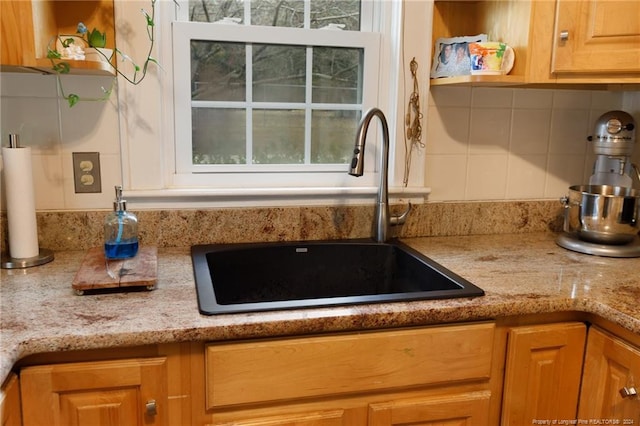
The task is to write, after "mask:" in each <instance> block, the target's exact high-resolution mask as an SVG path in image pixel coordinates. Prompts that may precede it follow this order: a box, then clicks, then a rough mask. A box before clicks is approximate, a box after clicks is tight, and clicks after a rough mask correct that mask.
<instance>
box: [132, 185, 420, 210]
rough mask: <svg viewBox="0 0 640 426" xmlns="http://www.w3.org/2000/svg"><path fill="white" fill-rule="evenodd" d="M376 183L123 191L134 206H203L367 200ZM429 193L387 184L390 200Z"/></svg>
mask: <svg viewBox="0 0 640 426" xmlns="http://www.w3.org/2000/svg"><path fill="white" fill-rule="evenodd" d="M377 193H378V188H377V187H373V186H371V187H369V186H368V187H351V188H334V187H310V188H233V189H231V188H230V189H217V188H216V189H209V188H193V189H157V190H128V191H124V198H126V200H127V202H128V203H129V205H130V206H131V207H132V208H134V209H136V208H145V209H146V208H149V209H153V208H185V207H187V208H194V207H197V208H206V207H253V206H273V205H278V206H294V205H323V204H335V203H340V204H369V203H373V202H375V199H376V195H377ZM430 193H431V188H426V187H412V188H405V187H391V188H389V199H390V202H391V203H393V202H396V201H399V200H402V201H403V202H406V201H411V202H413V203H422V202H424V199H425V198H427V196H428V195H429V194H430Z"/></svg>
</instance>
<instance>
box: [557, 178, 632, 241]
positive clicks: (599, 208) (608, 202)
mask: <svg viewBox="0 0 640 426" xmlns="http://www.w3.org/2000/svg"><path fill="white" fill-rule="evenodd" d="M639 229H640V191H639V190H636V189H632V188H624V187H619V186H608V185H575V186H571V187H570V188H569V196H568V197H567V198H566V199H565V231H567V232H571V233H576V234H577V235H578V237H579V238H580V239H582V240H584V241H588V242H593V243H598V244H627V243H630V242H631V241H633V240H634V238H636V237H637V236H638V230H639Z"/></svg>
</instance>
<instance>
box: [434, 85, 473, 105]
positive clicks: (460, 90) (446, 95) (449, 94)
mask: <svg viewBox="0 0 640 426" xmlns="http://www.w3.org/2000/svg"><path fill="white" fill-rule="evenodd" d="M470 102H471V88H470V87H447V86H435V87H431V90H429V105H438V106H439V107H443V106H469V103H470Z"/></svg>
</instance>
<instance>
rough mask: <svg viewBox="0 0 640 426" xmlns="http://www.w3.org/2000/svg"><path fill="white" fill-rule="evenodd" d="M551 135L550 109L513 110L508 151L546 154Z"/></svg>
mask: <svg viewBox="0 0 640 426" xmlns="http://www.w3.org/2000/svg"><path fill="white" fill-rule="evenodd" d="M550 133H551V110H550V109H514V110H513V121H512V123H511V138H510V151H511V152H512V153H519V154H546V153H547V151H548V150H549V135H550Z"/></svg>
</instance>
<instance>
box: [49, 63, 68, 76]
mask: <svg viewBox="0 0 640 426" xmlns="http://www.w3.org/2000/svg"><path fill="white" fill-rule="evenodd" d="M53 70H54V71H55V72H57V73H60V74H69V71H70V70H71V66H70V65H69V63H68V62H58V63H57V64H55V65H54V66H53Z"/></svg>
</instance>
